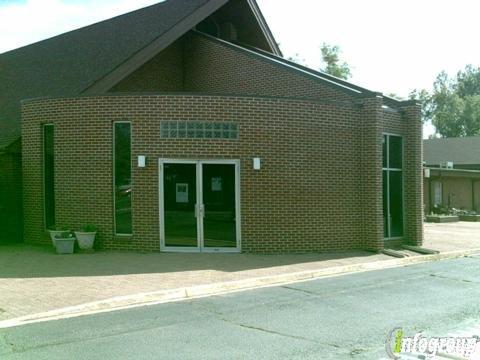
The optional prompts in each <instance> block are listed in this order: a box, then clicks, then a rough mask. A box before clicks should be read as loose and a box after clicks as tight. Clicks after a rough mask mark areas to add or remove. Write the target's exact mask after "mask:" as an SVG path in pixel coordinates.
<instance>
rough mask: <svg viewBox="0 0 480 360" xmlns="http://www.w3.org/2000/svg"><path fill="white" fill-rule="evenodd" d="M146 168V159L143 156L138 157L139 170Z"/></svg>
mask: <svg viewBox="0 0 480 360" xmlns="http://www.w3.org/2000/svg"><path fill="white" fill-rule="evenodd" d="M145 166H146V157H145V155H140V156H139V157H138V167H139V168H144V167H145Z"/></svg>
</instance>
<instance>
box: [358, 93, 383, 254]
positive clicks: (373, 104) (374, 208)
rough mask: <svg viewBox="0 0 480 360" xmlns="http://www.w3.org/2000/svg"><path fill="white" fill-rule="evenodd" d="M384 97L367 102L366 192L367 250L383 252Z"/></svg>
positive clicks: (364, 129)
mask: <svg viewBox="0 0 480 360" xmlns="http://www.w3.org/2000/svg"><path fill="white" fill-rule="evenodd" d="M382 103H383V100H382V96H381V95H380V94H376V95H374V96H373V97H369V98H365V99H364V100H363V124H362V133H361V136H362V162H361V168H360V179H359V180H360V181H361V187H360V189H361V191H362V195H361V196H362V204H363V206H362V209H361V210H360V211H361V214H360V215H361V216H362V220H363V221H362V224H363V231H362V233H363V243H364V248H365V249H367V250H373V251H379V250H382V249H383V245H384V244H383V243H384V241H383V197H382V189H383V186H382V185H383V183H382V121H381V119H382V113H381V112H382Z"/></svg>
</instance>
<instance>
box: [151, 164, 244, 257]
mask: <svg viewBox="0 0 480 360" xmlns="http://www.w3.org/2000/svg"><path fill="white" fill-rule="evenodd" d="M165 164H195V165H196V167H195V169H196V170H195V174H196V181H195V183H196V186H197V189H196V195H197V199H196V204H195V207H196V209H195V211H196V212H197V211H198V206H200V205H202V204H203V198H202V197H203V194H202V192H203V164H231V165H234V166H235V216H236V222H235V225H236V237H237V244H236V247H234V248H223V247H219V248H211V247H208V248H207V247H205V244H204V228H203V221H202V220H200V218H197V246H191V247H174V246H166V244H165V240H166V239H165V221H164V218H165V204H164V196H163V194H164V184H163V182H164V174H165V172H164V165H165ZM158 191H159V193H158V202H159V204H158V210H159V214H158V215H159V216H158V220H159V237H160V251H162V252H203V253H217V252H222V253H238V252H241V213H240V210H241V204H240V199H241V197H240V160H226V159H208V160H189V159H158Z"/></svg>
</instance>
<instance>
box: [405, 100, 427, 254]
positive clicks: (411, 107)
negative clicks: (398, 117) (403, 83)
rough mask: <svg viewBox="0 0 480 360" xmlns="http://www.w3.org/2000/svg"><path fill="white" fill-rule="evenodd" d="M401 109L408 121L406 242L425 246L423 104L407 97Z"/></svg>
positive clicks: (406, 146) (406, 143)
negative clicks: (421, 106) (408, 99)
mask: <svg viewBox="0 0 480 360" xmlns="http://www.w3.org/2000/svg"><path fill="white" fill-rule="evenodd" d="M400 110H401V111H402V118H403V120H404V121H405V144H404V149H405V150H404V157H405V164H404V171H405V175H404V184H405V185H404V187H405V190H404V192H405V195H404V199H405V200H404V201H405V242H406V243H408V244H411V245H418V246H421V245H422V243H423V172H422V168H423V167H422V161H423V140H422V128H423V125H422V120H421V108H420V105H419V104H418V103H416V102H415V101H404V102H402V106H401V109H400Z"/></svg>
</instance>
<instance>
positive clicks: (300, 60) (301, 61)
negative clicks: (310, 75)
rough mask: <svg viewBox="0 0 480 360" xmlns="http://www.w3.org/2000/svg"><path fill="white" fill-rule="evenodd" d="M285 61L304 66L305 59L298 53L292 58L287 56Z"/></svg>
mask: <svg viewBox="0 0 480 360" xmlns="http://www.w3.org/2000/svg"><path fill="white" fill-rule="evenodd" d="M287 60H289V61H293V62H294V63H297V64H300V65H305V59H304V58H302V57H301V56H300V55H299V54H298V53H295V55H293V56H289V57H288V58H287Z"/></svg>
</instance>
